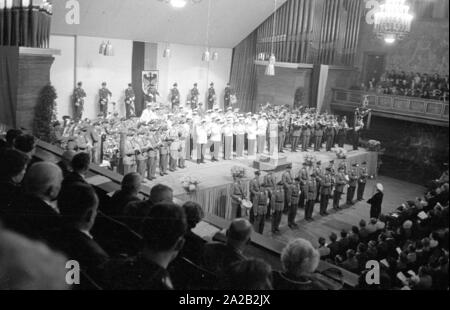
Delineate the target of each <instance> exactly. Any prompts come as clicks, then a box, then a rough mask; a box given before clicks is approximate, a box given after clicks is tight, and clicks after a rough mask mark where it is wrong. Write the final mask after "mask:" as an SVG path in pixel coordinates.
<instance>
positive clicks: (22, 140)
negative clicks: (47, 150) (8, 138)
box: [14, 135, 39, 167]
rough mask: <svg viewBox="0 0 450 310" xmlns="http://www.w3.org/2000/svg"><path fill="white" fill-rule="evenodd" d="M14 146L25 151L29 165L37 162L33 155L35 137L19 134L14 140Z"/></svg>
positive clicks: (34, 151)
mask: <svg viewBox="0 0 450 310" xmlns="http://www.w3.org/2000/svg"><path fill="white" fill-rule="evenodd" d="M14 148H15V149H16V150H18V151H21V152H23V153H25V154H26V155H27V156H28V157H29V158H30V162H29V167H31V166H32V165H33V164H34V163H36V162H38V161H39V160H37V159H36V158H35V157H34V154H35V153H36V139H35V138H34V137H33V136H31V135H20V136H18V137H17V138H16V139H15V140H14Z"/></svg>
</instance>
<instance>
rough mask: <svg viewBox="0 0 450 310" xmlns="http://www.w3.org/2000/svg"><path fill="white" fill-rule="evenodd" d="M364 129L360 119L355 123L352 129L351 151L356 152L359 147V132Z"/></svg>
mask: <svg viewBox="0 0 450 310" xmlns="http://www.w3.org/2000/svg"><path fill="white" fill-rule="evenodd" d="M363 129H364V121H363V120H362V119H359V120H358V121H357V122H356V126H355V128H354V129H353V150H354V151H358V146H359V136H360V133H361V130H363Z"/></svg>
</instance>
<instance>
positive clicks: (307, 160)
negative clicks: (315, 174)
mask: <svg viewBox="0 0 450 310" xmlns="http://www.w3.org/2000/svg"><path fill="white" fill-rule="evenodd" d="M304 161H305V163H306V164H307V165H308V166H313V165H314V164H315V163H316V162H317V158H316V156H314V155H311V154H307V155H305V158H304Z"/></svg>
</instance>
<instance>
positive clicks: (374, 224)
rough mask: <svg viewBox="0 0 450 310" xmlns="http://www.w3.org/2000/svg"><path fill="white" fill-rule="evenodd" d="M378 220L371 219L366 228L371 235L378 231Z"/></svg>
mask: <svg viewBox="0 0 450 310" xmlns="http://www.w3.org/2000/svg"><path fill="white" fill-rule="evenodd" d="M377 222H378V220H377V219H376V218H373V219H370V222H369V225H367V228H366V230H367V232H368V233H369V236H371V235H373V234H375V233H376V232H377V231H378V227H377Z"/></svg>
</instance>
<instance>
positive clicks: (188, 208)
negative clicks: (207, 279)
mask: <svg viewBox="0 0 450 310" xmlns="http://www.w3.org/2000/svg"><path fill="white" fill-rule="evenodd" d="M183 209H184V213H185V214H186V220H187V225H188V231H187V233H186V236H185V237H184V238H185V240H186V242H185V244H184V247H183V250H182V251H181V253H180V256H181V257H184V258H186V259H188V260H190V261H191V262H194V263H195V264H197V265H200V264H201V259H202V256H203V251H204V247H205V243H206V241H205V240H204V239H203V238H201V237H199V236H198V235H196V234H195V233H194V232H193V231H192V230H193V229H195V227H196V226H197V225H198V223H200V221H201V220H202V219H203V218H204V217H205V214H204V212H203V209H202V207H201V206H200V205H199V204H197V203H195V202H187V203H185V204H184V205H183Z"/></svg>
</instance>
